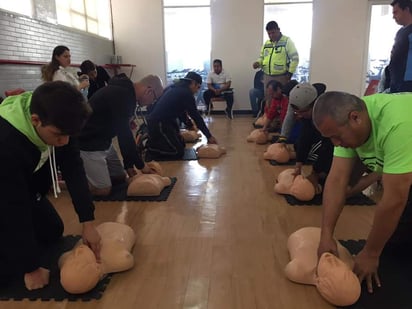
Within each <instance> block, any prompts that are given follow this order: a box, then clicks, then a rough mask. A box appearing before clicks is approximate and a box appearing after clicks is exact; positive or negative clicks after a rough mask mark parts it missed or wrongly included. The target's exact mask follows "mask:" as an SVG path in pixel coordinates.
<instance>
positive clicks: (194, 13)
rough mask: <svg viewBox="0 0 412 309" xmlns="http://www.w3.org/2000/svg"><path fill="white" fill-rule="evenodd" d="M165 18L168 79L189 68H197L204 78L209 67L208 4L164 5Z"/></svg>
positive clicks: (193, 69)
mask: <svg viewBox="0 0 412 309" xmlns="http://www.w3.org/2000/svg"><path fill="white" fill-rule="evenodd" d="M164 20H165V41H166V42H165V46H166V62H167V82H168V83H171V82H172V81H173V80H174V79H176V78H179V77H183V76H184V75H185V74H186V73H187V72H188V71H197V72H198V73H199V74H200V75H202V77H203V78H204V79H206V76H207V73H208V71H209V69H210V50H211V21H210V8H209V7H200V8H165V9H164ZM187 25H198V26H196V27H188V26H187ZM199 42H200V43H199ZM199 93H200V92H199Z"/></svg>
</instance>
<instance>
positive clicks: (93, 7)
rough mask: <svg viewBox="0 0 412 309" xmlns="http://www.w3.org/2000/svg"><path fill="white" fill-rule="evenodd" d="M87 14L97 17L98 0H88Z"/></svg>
mask: <svg viewBox="0 0 412 309" xmlns="http://www.w3.org/2000/svg"><path fill="white" fill-rule="evenodd" d="M85 3H86V14H87V16H89V17H92V18H94V19H97V1H96V0H86V2H85Z"/></svg>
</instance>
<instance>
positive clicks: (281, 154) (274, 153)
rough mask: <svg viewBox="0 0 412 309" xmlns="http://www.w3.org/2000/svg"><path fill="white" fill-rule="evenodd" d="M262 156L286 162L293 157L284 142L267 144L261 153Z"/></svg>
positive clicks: (266, 158)
mask: <svg viewBox="0 0 412 309" xmlns="http://www.w3.org/2000/svg"><path fill="white" fill-rule="evenodd" d="M263 158H264V159H265V160H275V161H276V162H278V163H286V162H289V160H290V159H292V158H293V155H292V154H291V152H290V150H289V148H288V147H287V145H286V144H284V143H274V144H271V145H269V147H268V148H267V149H266V151H265V152H264V153H263Z"/></svg>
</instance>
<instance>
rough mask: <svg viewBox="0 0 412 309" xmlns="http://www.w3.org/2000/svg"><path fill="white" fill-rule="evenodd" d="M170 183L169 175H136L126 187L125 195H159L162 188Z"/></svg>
mask: <svg viewBox="0 0 412 309" xmlns="http://www.w3.org/2000/svg"><path fill="white" fill-rule="evenodd" d="M170 184H171V180H170V178H169V177H162V176H160V175H157V174H140V175H136V176H134V177H133V180H132V182H131V183H130V184H129V186H128V187H127V196H159V195H160V193H161V192H162V190H163V189H164V188H165V187H167V186H170Z"/></svg>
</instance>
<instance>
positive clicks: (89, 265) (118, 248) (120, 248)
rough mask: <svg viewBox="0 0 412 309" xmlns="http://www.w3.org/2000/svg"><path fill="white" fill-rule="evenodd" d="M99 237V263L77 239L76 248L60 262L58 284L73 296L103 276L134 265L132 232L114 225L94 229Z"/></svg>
mask: <svg viewBox="0 0 412 309" xmlns="http://www.w3.org/2000/svg"><path fill="white" fill-rule="evenodd" d="M96 229H97V232H98V233H99V235H100V237H101V245H102V249H101V254H100V259H101V260H100V262H97V261H96V258H95V256H94V255H93V253H92V251H91V250H90V249H89V248H88V247H87V246H85V245H83V242H82V241H81V240H80V241H79V242H78V243H77V244H76V245H75V247H74V248H73V249H72V250H70V251H67V252H65V253H64V254H63V255H62V256H61V257H60V259H59V268H60V283H61V285H62V286H63V288H64V290H65V291H67V292H69V293H72V294H81V293H86V292H88V291H90V290H92V289H93V288H94V287H95V286H96V285H97V283H98V282H99V281H100V279H102V278H103V277H104V275H106V274H109V273H114V272H121V271H125V270H128V269H130V268H132V267H133V266H134V257H133V255H132V253H131V250H132V248H133V246H134V243H135V241H136V235H135V233H134V231H133V229H132V228H131V227H130V226H128V225H125V224H122V223H117V222H105V223H101V224H100V225H99V226H97V228H96Z"/></svg>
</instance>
